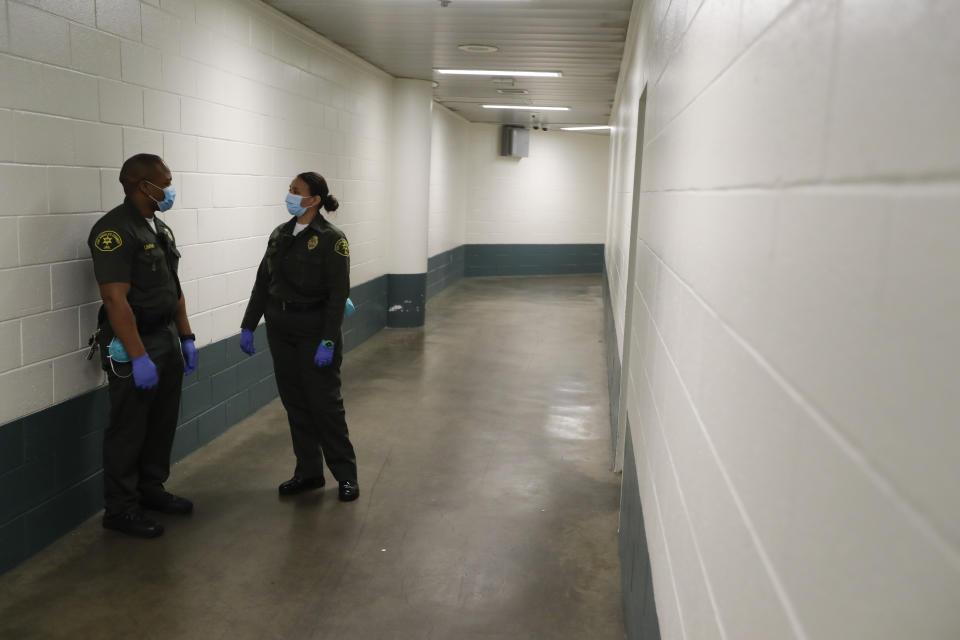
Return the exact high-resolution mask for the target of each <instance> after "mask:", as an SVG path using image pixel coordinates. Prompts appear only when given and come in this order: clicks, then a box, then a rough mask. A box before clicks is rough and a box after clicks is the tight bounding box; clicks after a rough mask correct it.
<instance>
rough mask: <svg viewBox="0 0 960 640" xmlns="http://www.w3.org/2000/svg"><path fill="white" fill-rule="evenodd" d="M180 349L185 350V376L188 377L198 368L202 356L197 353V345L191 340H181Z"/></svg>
mask: <svg viewBox="0 0 960 640" xmlns="http://www.w3.org/2000/svg"><path fill="white" fill-rule="evenodd" d="M180 348H181V349H182V350H183V375H185V376H188V375H190V374H191V373H193V370H194V369H196V368H197V362H199V361H200V354H198V353H197V345H196V343H195V342H194V341H193V340H192V339H191V338H187V339H186V340H181V341H180Z"/></svg>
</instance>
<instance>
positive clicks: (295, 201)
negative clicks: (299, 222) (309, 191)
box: [285, 193, 307, 217]
mask: <svg viewBox="0 0 960 640" xmlns="http://www.w3.org/2000/svg"><path fill="white" fill-rule="evenodd" d="M302 201H303V196H298V195H297V194H295V193H288V194H287V199H286V201H285V202H286V204H287V211H288V212H289V213H290V215H292V216H297V217H300V216H302V215H303V214H305V213H306V212H307V208H306V207H302V206H300V202H302Z"/></svg>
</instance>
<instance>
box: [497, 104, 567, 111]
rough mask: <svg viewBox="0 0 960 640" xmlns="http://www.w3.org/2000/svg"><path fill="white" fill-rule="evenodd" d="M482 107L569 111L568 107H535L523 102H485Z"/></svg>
mask: <svg viewBox="0 0 960 640" xmlns="http://www.w3.org/2000/svg"><path fill="white" fill-rule="evenodd" d="M483 108H484V109H519V110H521V111H570V107H535V106H532V105H525V104H485V105H483Z"/></svg>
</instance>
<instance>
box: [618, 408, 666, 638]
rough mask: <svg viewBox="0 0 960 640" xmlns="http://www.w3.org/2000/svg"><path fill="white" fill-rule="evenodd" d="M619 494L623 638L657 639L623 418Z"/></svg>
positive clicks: (647, 555)
mask: <svg viewBox="0 0 960 640" xmlns="http://www.w3.org/2000/svg"><path fill="white" fill-rule="evenodd" d="M621 491H622V493H621V498H620V534H619V545H618V546H619V550H620V583H621V591H622V593H623V620H624V626H625V627H626V631H627V640H660V622H659V619H658V618H657V605H656V601H655V599H654V594H653V575H652V573H651V572H650V552H649V550H648V549H647V534H646V531H645V529H644V526H643V507H642V506H641V504H640V485H639V483H638V479H637V464H636V460H635V459H634V457H633V436H632V434H631V432H630V421H629V420H627V434H626V446H625V451H624V454H623V485H622V488H621Z"/></svg>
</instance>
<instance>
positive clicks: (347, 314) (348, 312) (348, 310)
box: [343, 298, 357, 318]
mask: <svg viewBox="0 0 960 640" xmlns="http://www.w3.org/2000/svg"><path fill="white" fill-rule="evenodd" d="M356 310H357V308H356V307H355V306H353V300H351V299H350V298H347V306H346V308H344V310H343V317H344V318H349V317H350V316H352V315H353V312H354V311H356Z"/></svg>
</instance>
